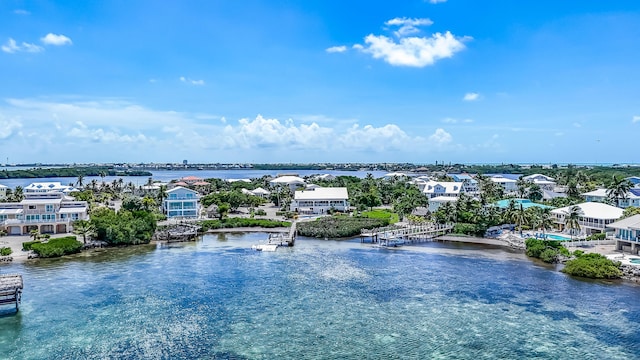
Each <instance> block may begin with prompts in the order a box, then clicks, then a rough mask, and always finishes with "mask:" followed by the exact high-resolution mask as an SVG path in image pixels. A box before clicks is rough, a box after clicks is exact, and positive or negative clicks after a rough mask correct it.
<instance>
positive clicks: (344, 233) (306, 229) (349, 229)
mask: <svg viewBox="0 0 640 360" xmlns="http://www.w3.org/2000/svg"><path fill="white" fill-rule="evenodd" d="M389 219H390V218H380V217H378V218H376V217H365V216H346V215H333V216H328V217H322V218H319V219H316V220H314V221H305V222H300V223H298V227H297V229H298V234H300V235H302V236H308V237H315V238H332V239H336V238H346V237H353V236H357V235H360V232H361V231H362V229H372V228H377V227H382V226H387V225H389Z"/></svg>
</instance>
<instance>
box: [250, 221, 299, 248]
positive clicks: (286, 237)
mask: <svg viewBox="0 0 640 360" xmlns="http://www.w3.org/2000/svg"><path fill="white" fill-rule="evenodd" d="M297 234H298V231H297V227H296V222H295V221H294V222H292V223H291V227H290V228H289V232H288V233H283V232H279V233H271V234H269V238H268V239H267V242H266V243H265V244H257V245H252V246H251V248H252V249H254V250H258V251H275V250H276V249H277V248H278V247H280V246H287V247H288V246H293V245H295V243H296V235H297Z"/></svg>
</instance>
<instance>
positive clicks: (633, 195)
mask: <svg viewBox="0 0 640 360" xmlns="http://www.w3.org/2000/svg"><path fill="white" fill-rule="evenodd" d="M581 195H582V196H583V197H584V200H585V201H587V202H607V200H608V199H609V196H608V195H607V189H596V190H593V191H589V192H586V193H583V194H581ZM615 205H616V206H618V207H620V208H623V209H624V208H628V207H629V206H636V207H640V188H632V189H630V190H629V192H627V194H626V195H625V198H624V199H623V198H618V199H617V201H616V204H615Z"/></svg>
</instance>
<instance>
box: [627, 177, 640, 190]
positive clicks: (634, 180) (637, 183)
mask: <svg viewBox="0 0 640 360" xmlns="http://www.w3.org/2000/svg"><path fill="white" fill-rule="evenodd" d="M627 180H629V182H630V183H631V185H632V186H633V187H634V188H638V189H640V176H630V177H628V178H627Z"/></svg>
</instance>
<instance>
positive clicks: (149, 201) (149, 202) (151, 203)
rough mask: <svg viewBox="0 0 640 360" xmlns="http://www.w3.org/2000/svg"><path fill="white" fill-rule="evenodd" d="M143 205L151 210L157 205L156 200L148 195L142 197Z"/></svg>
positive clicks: (145, 208)
mask: <svg viewBox="0 0 640 360" xmlns="http://www.w3.org/2000/svg"><path fill="white" fill-rule="evenodd" d="M141 205H142V209H144V210H145V211H151V210H153V209H154V208H156V206H157V204H156V200H155V199H154V198H152V197H151V196H148V195H147V196H145V197H143V198H142V202H141Z"/></svg>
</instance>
